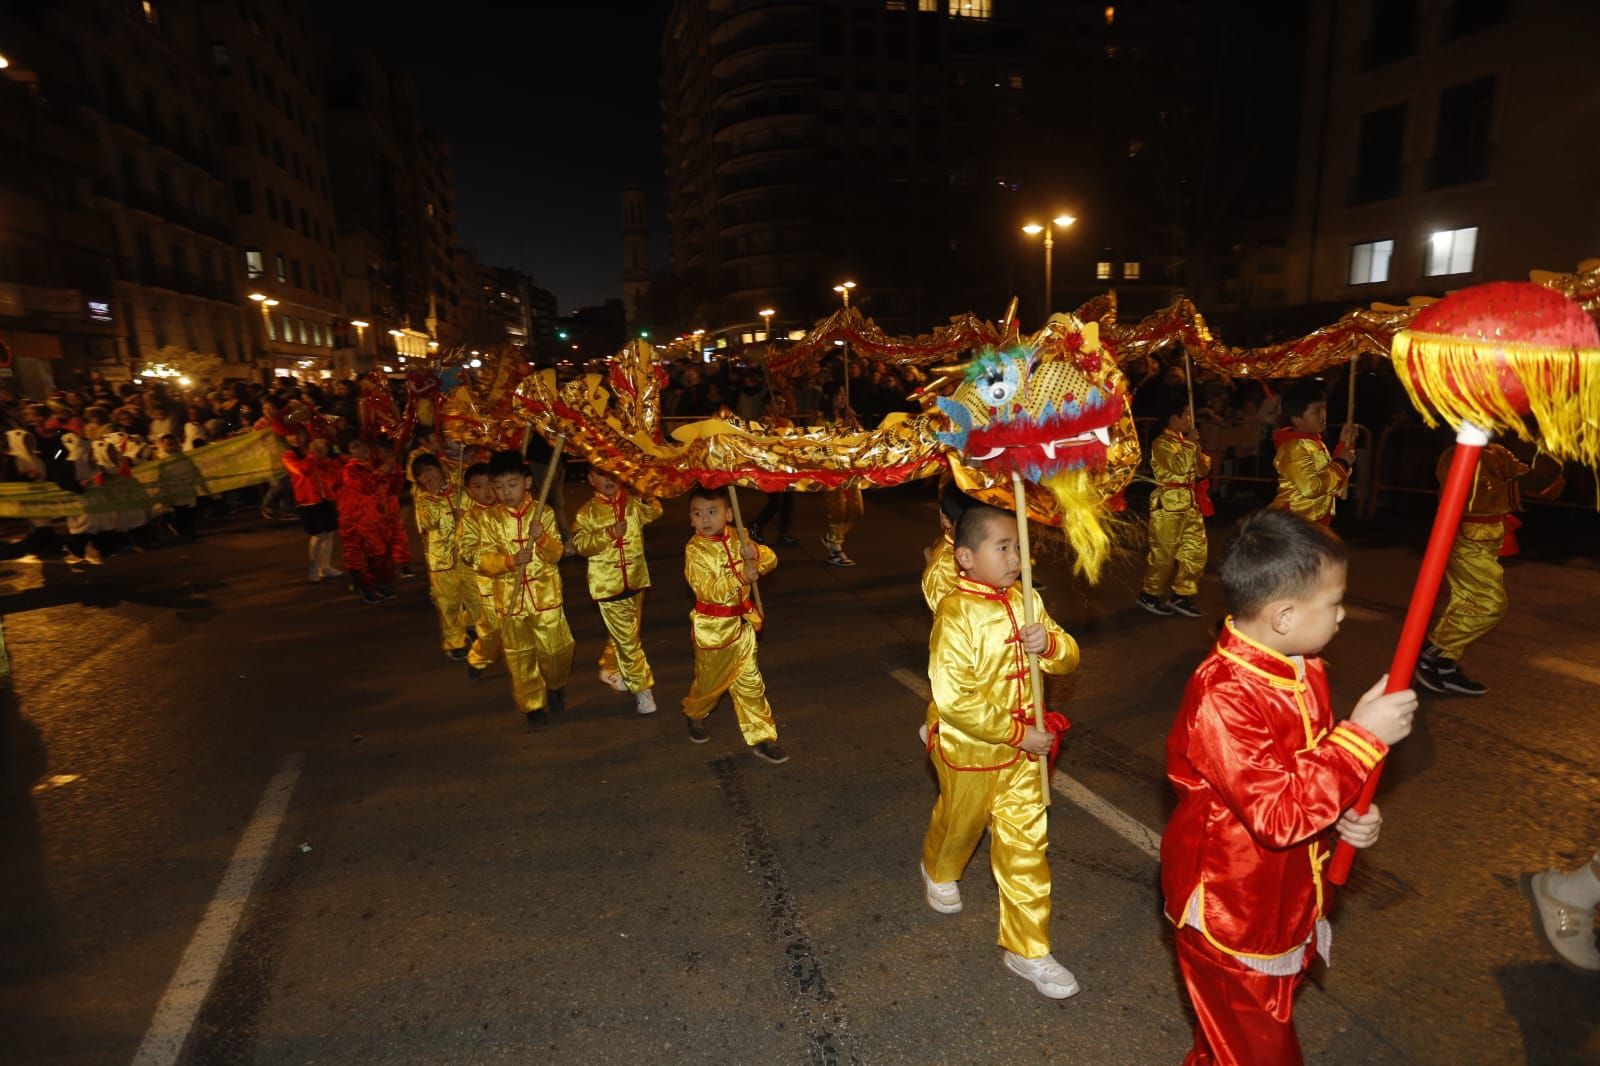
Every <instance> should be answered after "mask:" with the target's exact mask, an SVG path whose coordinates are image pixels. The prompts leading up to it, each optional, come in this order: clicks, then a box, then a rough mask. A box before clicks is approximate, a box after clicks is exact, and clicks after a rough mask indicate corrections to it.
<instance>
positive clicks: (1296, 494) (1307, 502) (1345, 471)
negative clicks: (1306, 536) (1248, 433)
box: [1272, 433, 1350, 522]
mask: <svg viewBox="0 0 1600 1066" xmlns="http://www.w3.org/2000/svg"><path fill="white" fill-rule="evenodd" d="M1272 466H1273V469H1275V470H1277V472H1278V479H1279V484H1278V495H1277V496H1276V497H1274V499H1273V501H1272V506H1273V507H1277V508H1279V509H1280V510H1285V511H1291V512H1293V513H1294V514H1297V515H1299V516H1300V517H1301V518H1304V519H1306V520H1307V521H1311V522H1323V521H1326V520H1327V519H1329V518H1331V517H1332V516H1333V508H1334V504H1335V502H1336V500H1337V498H1338V495H1339V491H1340V490H1341V489H1343V488H1344V486H1345V482H1347V481H1349V480H1350V469H1349V468H1348V467H1346V466H1345V465H1344V464H1343V463H1336V462H1334V461H1333V457H1332V456H1331V455H1329V454H1328V446H1327V445H1326V444H1324V443H1322V439H1321V438H1320V437H1314V436H1311V435H1309V434H1302V433H1293V434H1288V439H1286V440H1284V441H1283V442H1282V443H1280V444H1279V445H1278V450H1277V452H1276V453H1274V455H1273V457H1272Z"/></svg>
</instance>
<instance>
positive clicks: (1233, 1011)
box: [1161, 510, 1417, 1064]
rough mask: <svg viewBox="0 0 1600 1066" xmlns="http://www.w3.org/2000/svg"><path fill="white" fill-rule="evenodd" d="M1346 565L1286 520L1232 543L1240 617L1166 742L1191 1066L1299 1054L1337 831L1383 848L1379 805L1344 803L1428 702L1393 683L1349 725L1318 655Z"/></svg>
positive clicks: (1203, 670) (1261, 520) (1324, 539)
mask: <svg viewBox="0 0 1600 1066" xmlns="http://www.w3.org/2000/svg"><path fill="white" fill-rule="evenodd" d="M1346 558H1347V557H1346V553H1345V549H1344V545H1343V544H1342V543H1340V542H1339V540H1338V539H1337V538H1336V537H1334V536H1333V535H1332V534H1331V533H1329V532H1327V531H1326V530H1324V529H1322V528H1320V527H1319V526H1317V525H1315V524H1313V523H1311V522H1308V521H1306V520H1304V519H1301V518H1298V517H1296V516H1295V515H1292V514H1288V513H1285V512H1283V511H1277V510H1266V511H1260V512H1257V513H1256V514H1253V515H1251V516H1249V517H1248V518H1246V519H1245V520H1244V521H1243V522H1241V523H1240V525H1239V529H1238V531H1237V532H1236V533H1235V534H1234V536H1233V538H1232V540H1231V541H1230V542H1229V543H1228V546H1227V547H1226V548H1225V549H1224V550H1223V554H1222V564H1221V577H1222V589H1223V594H1224V595H1225V596H1226V598H1227V604H1228V610H1229V612H1230V616H1229V617H1228V618H1227V619H1225V620H1224V623H1223V631H1222V635H1221V637H1220V638H1219V639H1218V641H1217V644H1216V647H1215V648H1214V649H1213V650H1212V652H1211V654H1210V655H1209V656H1208V657H1207V658H1206V659H1205V661H1203V662H1202V663H1201V664H1200V666H1199V667H1198V668H1196V670H1195V672H1194V674H1193V676H1192V677H1190V679H1189V684H1188V687H1187V688H1186V689H1185V690H1184V694H1183V704H1182V707H1181V708H1180V709H1179V711H1178V717H1177V721H1176V723H1175V724H1174V725H1173V728H1172V732H1171V733H1170V734H1169V736H1168V738H1167V777H1168V779H1169V780H1170V781H1171V782H1172V784H1173V787H1174V788H1175V789H1176V790H1177V793H1178V806H1177V809H1176V810H1175V811H1174V812H1173V815H1172V819H1171V820H1170V821H1169V822H1168V823H1167V829H1166V832H1165V833H1164V834H1162V838H1161V887H1162V892H1163V894H1164V896H1165V900H1166V905H1165V911H1166V916H1167V918H1168V920H1170V921H1171V922H1172V923H1173V925H1174V926H1176V927H1177V930H1178V933H1177V950H1178V967H1179V969H1180V970H1181V971H1182V973H1183V980H1184V985H1185V986H1186V988H1187V989H1188V992H1189V998H1190V1000H1191V1002H1192V1003H1193V1004H1194V1011H1195V1016H1196V1028H1195V1045H1194V1049H1193V1050H1192V1051H1191V1052H1190V1054H1189V1057H1188V1058H1187V1059H1186V1060H1185V1062H1188V1063H1213V1062H1230V1063H1263V1064H1265V1063H1274V1064H1276V1063H1295V1062H1299V1061H1301V1056H1300V1042H1299V1038H1298V1037H1297V1036H1296V1034H1295V1030H1294V1020H1293V1012H1294V994H1295V990H1296V989H1297V988H1298V987H1299V985H1300V982H1301V980H1302V979H1303V978H1304V976H1305V971H1306V969H1307V968H1308V967H1309V966H1310V965H1311V963H1312V961H1313V960H1314V958H1315V957H1316V956H1317V955H1318V954H1320V955H1322V956H1323V957H1324V958H1327V955H1328V947H1329V943H1330V941H1331V937H1332V934H1331V932H1330V930H1329V926H1328V923H1327V921H1326V920H1325V918H1324V917H1323V916H1324V914H1325V910H1326V900H1325V889H1324V887H1323V884H1322V873H1321V871H1322V865H1323V863H1324V862H1325V861H1326V860H1327V858H1328V855H1329V854H1330V852H1329V849H1328V847H1327V846H1326V844H1325V833H1326V831H1327V830H1329V829H1334V828H1336V829H1337V831H1338V834H1339V836H1340V838H1341V839H1343V840H1345V841H1347V842H1348V843H1349V844H1350V845H1352V846H1353V847H1358V848H1365V847H1370V846H1371V845H1372V844H1373V843H1374V842H1376V840H1377V839H1378V829H1379V826H1380V825H1381V823H1382V818H1381V816H1380V814H1379V812H1378V808H1377V807H1376V806H1373V807H1372V808H1371V809H1369V810H1368V812H1367V813H1366V814H1364V815H1357V814H1356V813H1354V812H1353V811H1349V810H1347V808H1349V807H1350V805H1351V804H1353V803H1354V802H1355V800H1356V797H1357V796H1358V795H1359V794H1360V792H1361V786H1362V783H1363V782H1364V781H1365V780H1366V779H1367V776H1368V775H1369V774H1371V773H1372V771H1373V768H1374V767H1375V766H1377V765H1378V762H1379V760H1381V759H1382V758H1383V757H1384V755H1385V754H1386V753H1387V752H1388V750H1389V747H1390V746H1391V745H1393V744H1396V743H1398V742H1399V741H1400V740H1401V739H1402V738H1404V737H1405V736H1406V734H1407V733H1409V732H1411V722H1412V715H1413V713H1414V712H1415V710H1416V706H1417V697H1416V693H1415V692H1412V691H1411V690H1410V689H1406V690H1404V691H1401V692H1395V693H1390V694H1388V695H1385V694H1384V692H1383V688H1384V682H1385V680H1386V678H1379V679H1378V683H1377V684H1375V685H1373V686H1372V688H1371V689H1369V690H1368V691H1367V693H1366V694H1365V695H1363V696H1362V697H1361V699H1360V700H1359V701H1357V703H1356V707H1355V711H1354V712H1353V713H1352V714H1351V716H1350V718H1349V720H1347V721H1344V722H1340V723H1339V724H1337V725H1335V724H1334V722H1333V712H1332V709H1331V707H1330V705H1329V696H1328V674H1327V668H1326V667H1325V666H1324V664H1323V662H1322V660H1321V659H1319V658H1317V656H1318V655H1319V654H1320V653H1321V651H1322V649H1323V648H1324V647H1326V646H1327V644H1328V642H1329V641H1330V640H1331V639H1333V635H1334V634H1335V633H1337V632H1338V630H1339V623H1340V622H1341V621H1342V620H1343V618H1344V608H1343V607H1342V606H1340V601H1341V600H1342V599H1343V597H1344V587H1345V572H1346V566H1347V563H1346ZM1341 812H1344V813H1343V814H1342V815H1341Z"/></svg>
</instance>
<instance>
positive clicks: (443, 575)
mask: <svg viewBox="0 0 1600 1066" xmlns="http://www.w3.org/2000/svg"><path fill="white" fill-rule="evenodd" d="M409 472H410V474H411V480H412V483H413V484H414V485H415V496H414V497H413V500H412V507H413V509H414V512H415V518H416V522H417V532H418V533H419V534H421V535H422V547H423V557H424V558H425V559H426V560H427V564H428V591H429V594H430V596H431V598H432V599H433V606H434V609H435V610H436V611H438V613H439V637H440V641H441V645H442V647H443V648H444V653H445V655H446V656H447V657H448V658H449V659H451V660H452V661H454V662H461V661H462V660H464V659H466V657H467V653H468V650H469V645H468V641H467V623H468V622H471V621H475V620H477V619H478V618H479V617H481V615H482V610H481V608H479V607H478V605H477V603H476V600H477V598H478V584H477V577H476V574H475V573H474V572H473V571H472V570H471V569H470V568H469V567H467V566H466V565H465V564H463V563H462V562H461V560H460V558H459V553H458V551H457V548H458V546H459V545H458V541H459V536H458V529H457V527H458V525H459V523H460V519H461V514H460V512H459V511H457V509H456V500H455V491H454V487H453V486H451V485H449V484H447V483H446V481H445V476H444V467H443V466H441V465H440V463H439V460H438V458H437V457H436V456H434V455H433V454H431V453H429V452H420V453H417V454H415V455H414V456H413V458H412V460H411V470H410V471H409Z"/></svg>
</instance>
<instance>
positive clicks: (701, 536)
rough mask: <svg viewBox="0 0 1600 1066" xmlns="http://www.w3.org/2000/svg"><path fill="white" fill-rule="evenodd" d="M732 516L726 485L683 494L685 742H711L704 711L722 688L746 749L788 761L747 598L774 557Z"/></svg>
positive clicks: (757, 624) (757, 619) (756, 617)
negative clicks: (688, 660) (690, 648)
mask: <svg viewBox="0 0 1600 1066" xmlns="http://www.w3.org/2000/svg"><path fill="white" fill-rule="evenodd" d="M731 520H732V511H731V509H730V508H729V506H728V494H727V492H726V491H725V490H723V489H707V488H703V487H698V486H697V487H696V488H695V489H694V491H693V492H691V493H689V524H690V525H691V526H693V527H694V536H692V537H690V538H689V545H688V547H686V548H685V549H684V553H683V575H684V577H685V578H687V579H688V581H689V587H690V588H691V589H693V590H694V599H695V604H694V610H693V612H691V613H690V615H689V627H690V631H691V632H692V633H693V636H694V685H693V686H692V687H691V688H690V689H689V694H688V695H687V696H685V697H684V698H683V713H684V715H685V716H686V717H687V718H688V719H689V739H690V740H692V741H694V742H695V743H696V744H704V743H705V742H706V741H708V740H710V739H711V737H710V735H709V734H708V733H707V732H706V721H705V719H706V715H708V714H710V713H711V709H712V708H713V707H715V706H716V705H717V703H718V702H719V701H720V700H721V699H722V694H723V693H724V692H727V693H730V694H731V695H732V697H733V713H734V714H735V715H737V716H738V719H739V732H740V733H741V734H743V735H744V742H745V743H746V744H748V745H749V746H750V750H751V751H753V752H754V753H755V754H756V755H757V756H758V757H760V758H762V759H765V760H766V761H767V762H770V763H782V762H788V761H789V756H788V754H787V753H786V752H785V751H784V750H783V749H782V748H781V747H779V746H778V727H777V726H776V725H775V724H773V721H772V708H771V707H770V706H769V705H768V704H767V686H766V683H765V682H764V681H762V680H761V668H760V667H759V666H757V665H756V633H757V632H758V631H759V630H760V629H761V612H760V610H759V609H758V608H757V607H756V605H755V602H754V601H753V600H752V599H751V596H750V586H751V585H753V584H754V583H755V581H756V579H757V578H758V577H760V576H761V575H762V574H770V573H771V572H772V571H773V570H774V569H776V568H777V566H778V557H777V556H776V555H774V554H773V553H772V549H770V548H768V547H766V546H765V545H761V544H756V543H754V542H753V541H752V542H750V543H743V542H741V540H740V538H739V534H738V533H737V532H735V531H734V530H733V529H732V528H730V527H729V525H728V523H729V522H730V521H731Z"/></svg>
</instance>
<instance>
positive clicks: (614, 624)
mask: <svg viewBox="0 0 1600 1066" xmlns="http://www.w3.org/2000/svg"><path fill="white" fill-rule="evenodd" d="M589 484H590V485H591V486H592V487H593V488H594V495H593V496H592V497H590V499H589V501H588V502H587V503H585V504H584V505H583V506H582V507H580V508H578V514H577V517H576V518H575V519H573V523H572V543H573V544H574V545H575V546H576V547H577V549H578V554H579V555H582V556H583V557H584V558H586V559H588V560H589V595H590V596H591V597H592V598H593V599H594V602H595V606H597V607H598V608H599V609H600V618H601V620H602V621H604V622H605V624H606V632H607V633H608V634H610V639H608V640H607V641H606V646H605V650H604V651H603V652H601V653H600V680H601V681H603V682H604V683H606V684H607V685H610V686H611V687H612V688H614V689H617V690H618V691H619V692H631V693H633V694H634V699H635V703H636V705H637V708H638V711H639V713H640V714H654V713H655V711H656V697H655V693H654V692H653V691H652V690H653V689H654V688H655V683H656V679H655V675H654V674H653V673H652V672H651V670H650V662H649V660H648V659H646V658H645V655H644V644H643V642H642V641H641V640H640V639H639V623H640V620H641V618H642V617H643V614H644V590H645V589H647V588H649V587H650V569H649V567H648V566H646V565H645V559H644V527H645V526H646V525H647V524H649V523H651V522H654V521H655V520H656V519H658V518H660V517H661V504H660V502H659V501H657V500H655V499H653V498H640V497H638V496H635V495H634V494H633V493H631V492H628V491H626V490H625V489H623V488H622V486H621V485H619V484H618V483H617V481H616V479H614V478H612V477H611V476H610V475H608V474H606V473H605V472H603V471H601V470H600V469H598V468H596V467H590V469H589Z"/></svg>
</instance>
